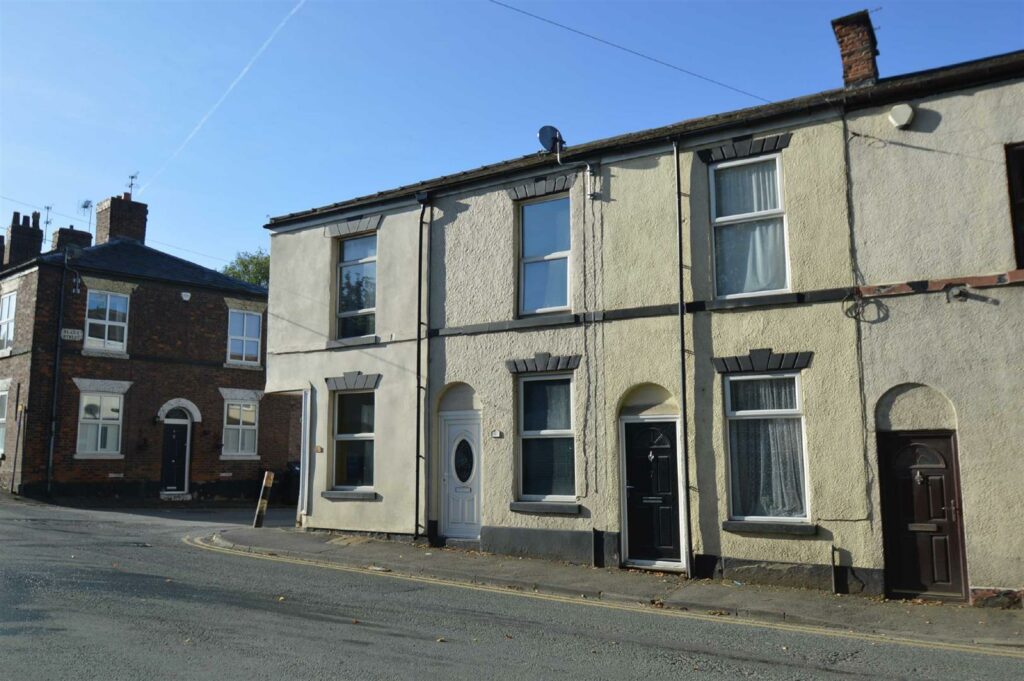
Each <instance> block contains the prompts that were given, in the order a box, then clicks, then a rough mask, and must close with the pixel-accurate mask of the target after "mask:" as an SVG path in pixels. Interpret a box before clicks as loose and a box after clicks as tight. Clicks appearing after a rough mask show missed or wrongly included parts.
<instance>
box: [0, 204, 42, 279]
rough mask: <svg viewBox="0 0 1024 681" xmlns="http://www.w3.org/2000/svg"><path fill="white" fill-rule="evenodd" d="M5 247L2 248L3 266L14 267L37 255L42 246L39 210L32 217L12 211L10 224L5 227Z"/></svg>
mask: <svg viewBox="0 0 1024 681" xmlns="http://www.w3.org/2000/svg"><path fill="white" fill-rule="evenodd" d="M6 241H7V248H6V249H5V250H4V268H8V267H14V266H15V265H19V264H21V263H23V262H26V261H28V260H31V259H32V258H34V257H36V256H37V255H39V251H40V250H41V249H42V247H43V230H42V229H40V228H39V212H38V211H36V212H34V213H32V218H31V219H29V216H27V215H24V216H23V215H22V214H21V213H19V212H18V211H14V217H12V218H11V226H10V227H8V228H7V239H6Z"/></svg>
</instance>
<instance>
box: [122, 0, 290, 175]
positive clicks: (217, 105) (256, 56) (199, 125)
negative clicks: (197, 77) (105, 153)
mask: <svg viewBox="0 0 1024 681" xmlns="http://www.w3.org/2000/svg"><path fill="white" fill-rule="evenodd" d="M305 4H306V0H299V1H298V2H297V3H296V4H295V7H292V11H291V12H288V14H287V15H286V16H285V18H284V19H282V20H281V23H279V24H278V25H277V27H276V28H275V29H274V30H273V31H271V33H270V35H269V36H268V37H267V39H266V40H264V41H263V44H262V45H260V49H258V50H256V54H254V55H252V59H250V60H249V62H248V63H247V64H246V65H245V66H243V67H242V70H241V71H239V72H238V75H237V76H235V79H234V80H233V81H231V85H228V89H227V90H225V91H224V94H222V95H221V96H220V99H218V100H217V102H216V103H215V104H214V105H213V106H211V107H210V110H209V111H207V112H206V113H205V114H204V115H203V117H202V118H200V119H199V122H198V123H196V127H194V128H192V132H190V133H189V134H188V137H186V138H185V141H184V142H182V143H181V144H180V145H178V148H177V149H175V150H174V153H173V154H171V155H170V156H169V157H168V158H167V160H166V161H164V164H163V165H162V166H160V169H159V170H157V171H156V172H155V173H153V177H151V178H150V179H149V181H147V182H146V184H144V185H142V187H141V188H140V189H139V194H142V193H143V192H144V191H146V188H147V187H149V185H151V184H153V183H154V182H156V179H157V178H158V177H160V176H161V175H162V174H163V172H164V171H165V170H167V166H169V165H170V164H171V161H173V160H174V159H176V158H177V157H178V154H180V153H181V152H182V151H183V150H184V149H185V147H187V146H188V143H189V142H191V141H192V138H193V137H195V136H196V135H197V134H198V133H199V131H200V130H202V129H203V126H204V125H206V121H208V120H209V119H210V116H212V115H213V114H214V113H215V112H216V111H217V109H219V108H220V105H221V104H223V103H224V100H225V99H227V98H228V95H230V94H231V91H232V90H234V89H235V86H236V85H238V83H240V82H241V80H242V79H243V78H245V74H247V73H249V69H251V68H252V65H253V64H255V63H256V60H257V59H259V58H260V55H261V54H263V53H264V52H265V51H266V49H267V48H268V47H270V43H272V42H273V41H274V38H276V37H277V34H278V33H280V32H281V29H282V28H284V26H285V24H287V23H288V20H289V19H291V18H292V17H293V16H295V14H296V12H298V11H299V10H300V9H302V6H303V5H305Z"/></svg>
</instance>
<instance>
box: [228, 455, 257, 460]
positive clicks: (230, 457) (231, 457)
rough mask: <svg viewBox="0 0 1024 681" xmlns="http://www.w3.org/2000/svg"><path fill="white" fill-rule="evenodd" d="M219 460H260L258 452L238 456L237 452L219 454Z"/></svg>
mask: <svg viewBox="0 0 1024 681" xmlns="http://www.w3.org/2000/svg"><path fill="white" fill-rule="evenodd" d="M220 460H221V461H259V460H260V455H259V454H245V455H242V456H239V455H238V454H221V455H220Z"/></svg>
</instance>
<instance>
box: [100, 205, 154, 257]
mask: <svg viewBox="0 0 1024 681" xmlns="http://www.w3.org/2000/svg"><path fill="white" fill-rule="evenodd" d="M147 215H149V206H147V205H146V204H144V203H139V202H137V201H132V195H131V194H130V193H129V192H125V193H124V195H122V196H112V197H110V198H109V199H106V200H105V201H100V202H99V204H98V205H97V206H96V245H97V246H99V245H100V244H105V243H107V242H108V241H111V240H112V239H130V240H132V241H138V242H139V243H145V242H146V216H147Z"/></svg>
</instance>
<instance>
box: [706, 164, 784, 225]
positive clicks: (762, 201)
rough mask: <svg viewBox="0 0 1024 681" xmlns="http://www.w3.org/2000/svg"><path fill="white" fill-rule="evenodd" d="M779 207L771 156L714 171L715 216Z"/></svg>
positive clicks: (777, 184)
mask: <svg viewBox="0 0 1024 681" xmlns="http://www.w3.org/2000/svg"><path fill="white" fill-rule="evenodd" d="M778 207H779V183H778V181H777V178H776V170H775V160H774V159H772V160H770V161H762V162H761V163H748V164H746V165H741V166H734V167H732V168H722V169H720V170H716V171H715V208H716V210H715V216H716V217H720V218H724V217H728V216H730V215H742V214H746V213H756V212H759V211H763V210H775V209H776V208H778Z"/></svg>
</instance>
